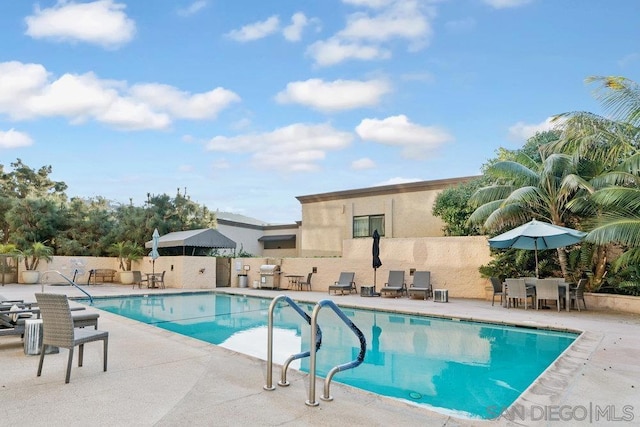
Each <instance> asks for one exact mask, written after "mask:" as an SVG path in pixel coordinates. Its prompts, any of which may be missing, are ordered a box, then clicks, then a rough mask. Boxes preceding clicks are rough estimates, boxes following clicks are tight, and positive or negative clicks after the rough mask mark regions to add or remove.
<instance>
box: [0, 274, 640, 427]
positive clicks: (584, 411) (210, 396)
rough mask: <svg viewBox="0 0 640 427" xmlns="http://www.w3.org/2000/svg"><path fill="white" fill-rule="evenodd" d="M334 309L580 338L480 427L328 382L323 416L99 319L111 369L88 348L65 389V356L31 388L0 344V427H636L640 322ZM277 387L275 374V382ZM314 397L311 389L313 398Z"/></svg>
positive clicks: (289, 395)
mask: <svg viewBox="0 0 640 427" xmlns="http://www.w3.org/2000/svg"><path fill="white" fill-rule="evenodd" d="M40 290H41V286H40V285H6V286H4V287H0V294H2V295H3V296H5V297H7V298H11V299H14V298H15V299H18V298H19V299H24V300H29V301H34V300H35V298H34V293H35V292H40ZM44 290H45V292H55V293H65V294H67V295H69V296H70V297H80V296H82V294H81V293H80V292H79V291H78V290H76V289H74V288H71V287H67V286H50V285H46V286H44ZM88 290H89V291H90V292H91V293H92V295H94V296H103V295H127V294H132V293H141V292H143V293H147V292H149V291H148V290H146V289H143V290H137V289H136V290H132V289H131V288H130V287H128V286H122V285H98V286H91V287H90V288H88ZM218 291H223V292H241V293H243V294H251V295H256V296H267V297H274V296H276V295H280V294H282V293H286V294H287V295H289V296H291V297H292V298H293V299H295V300H299V301H308V302H316V301H319V300H321V299H326V298H329V296H328V295H327V294H326V293H319V292H300V291H292V292H289V291H267V290H257V289H237V288H227V289H218ZM152 292H154V293H158V292H168V293H174V292H177V290H175V289H165V290H153V291H152ZM330 298H331V299H333V300H334V301H335V302H336V303H338V304H339V305H341V306H351V307H366V308H374V309H381V310H394V311H402V312H407V313H420V314H430V315H435V316H445V317H460V318H465V319H475V320H481V321H491V322H498V323H510V324H521V325H527V326H530V327H537V326H551V327H553V328H560V329H569V330H580V331H583V333H582V335H581V336H580V338H579V339H578V340H577V341H576V342H575V343H574V345H573V346H572V347H570V348H569V349H568V350H567V351H565V352H564V353H563V355H562V356H561V357H560V358H559V359H558V360H557V361H556V362H555V363H554V364H553V365H552V366H551V367H550V368H549V369H547V371H545V373H544V374H543V375H542V376H541V377H540V378H538V380H537V381H536V382H535V383H534V384H533V385H532V386H531V387H530V388H529V389H528V390H527V391H525V393H523V394H522V396H521V397H520V398H519V399H518V401H517V402H516V404H515V405H514V406H513V407H512V410H511V411H510V412H509V413H508V414H507V415H505V416H502V417H500V418H498V419H496V420H492V421H481V420H472V419H464V418H458V417H455V416H450V415H447V414H441V413H437V412H434V411H431V410H428V409H425V408H422V407H417V406H414V405H411V404H409V403H405V402H401V401H396V400H394V399H388V398H384V397H381V396H378V395H374V394H371V393H367V392H363V391H360V390H357V389H354V388H351V387H348V386H343V385H341V384H339V383H335V382H334V383H332V386H331V392H332V395H333V397H334V401H332V402H324V401H321V400H319V401H320V405H319V406H317V407H308V406H307V405H305V400H306V399H307V394H306V393H307V390H308V375H307V374H305V373H302V372H298V371H295V370H290V373H289V376H288V377H289V380H290V381H291V383H292V384H291V386H289V387H286V388H282V387H277V389H276V390H275V391H265V390H263V388H262V386H263V385H264V384H265V383H266V372H265V365H266V363H265V362H264V361H262V360H258V359H255V358H252V357H250V356H246V355H243V354H238V353H235V352H232V351H229V350H227V349H224V348H221V347H217V346H214V345H211V344H207V343H204V342H200V341H197V340H195V339H191V338H187V337H183V336H180V335H177V334H173V333H170V332H167V331H164V330H162V329H159V328H156V327H153V326H149V325H145V324H140V323H138V322H135V321H133V320H129V319H125V318H122V317H120V316H117V315H114V314H110V313H107V312H100V329H103V330H107V331H109V334H110V335H109V369H108V371H107V372H102V369H101V357H102V356H101V351H102V348H101V345H100V344H99V343H92V344H88V345H87V346H86V347H85V357H84V359H85V360H84V366H83V367H82V368H78V367H77V366H74V367H73V368H72V371H71V382H70V383H69V384H64V369H65V366H66V361H67V352H66V350H61V351H60V353H59V354H52V355H47V357H46V358H45V364H44V369H43V374H42V376H41V377H39V378H38V377H36V370H37V364H38V357H37V356H25V354H24V352H23V347H22V341H21V339H20V337H0V366H1V367H2V370H1V372H2V375H0V422H1V423H2V424H3V425H6V426H17V425H20V426H45V425H46V426H56V425H60V426H62V425H64V426H86V425H95V426H102V425H104V426H155V425H157V426H174V425H189V426H192V425H195V426H213V425H215V426H226V425H229V426H232V425H233V426H237V425H253V426H274V425H285V426H323V425H350V426H383V425H384V426H472V425H505V426H506V425H558V423H561V424H562V425H580V424H588V423H591V424H593V425H618V426H619V425H640V399H639V398H638V396H640V393H639V389H640V363H638V355H639V354H640V339H638V335H639V332H640V319H639V318H638V316H631V315H624V314H616V313H611V312H602V311H601V312H595V311H582V312H577V311H571V312H564V311H562V312H560V313H558V312H556V311H553V310H546V311H540V312H536V311H535V310H526V311H525V310H523V309H521V308H520V309H505V308H502V307H500V306H499V304H498V303H496V305H495V306H491V303H490V302H487V301H480V300H462V299H453V300H451V301H450V302H449V303H448V304H438V303H434V302H432V301H427V302H425V301H422V300H409V299H407V298H400V299H393V298H362V297H360V296H357V295H345V296H331V297H330ZM76 360H77V356H76ZM75 363H76V364H77V362H75ZM276 368H279V367H276ZM278 375H279V369H275V370H274V378H276V381H277V378H278ZM276 381H274V383H275V382H276ZM321 393H322V379H319V380H318V387H317V395H318V396H320V395H321ZM460 398H461V399H466V398H469V397H467V396H464V395H461V396H460ZM625 405H626V406H625Z"/></svg>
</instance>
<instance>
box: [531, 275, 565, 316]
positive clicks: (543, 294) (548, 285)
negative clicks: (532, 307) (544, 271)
mask: <svg viewBox="0 0 640 427" xmlns="http://www.w3.org/2000/svg"><path fill="white" fill-rule="evenodd" d="M540 300H555V301H556V304H557V305H558V311H560V291H559V290H558V280H557V279H538V280H537V281H536V310H538V309H540Z"/></svg>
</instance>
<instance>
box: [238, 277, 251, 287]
mask: <svg viewBox="0 0 640 427" xmlns="http://www.w3.org/2000/svg"><path fill="white" fill-rule="evenodd" d="M248 286H249V280H248V279H247V275H246V274H238V287H239V288H246V287H248Z"/></svg>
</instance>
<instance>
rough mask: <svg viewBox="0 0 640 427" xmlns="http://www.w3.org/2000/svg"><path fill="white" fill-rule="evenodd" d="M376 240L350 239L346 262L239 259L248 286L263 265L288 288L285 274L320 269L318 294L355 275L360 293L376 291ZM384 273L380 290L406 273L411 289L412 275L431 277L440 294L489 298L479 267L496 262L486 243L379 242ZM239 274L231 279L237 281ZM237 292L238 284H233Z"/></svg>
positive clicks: (478, 240) (470, 239)
mask: <svg viewBox="0 0 640 427" xmlns="http://www.w3.org/2000/svg"><path fill="white" fill-rule="evenodd" d="M371 244H372V241H371V239H349V240H345V241H344V248H345V249H344V256H343V257H307V258H275V259H270V260H267V259H266V258H239V259H238V260H241V261H242V263H243V265H249V266H250V270H249V272H248V280H249V286H251V285H252V284H253V282H254V281H259V280H260V265H262V264H267V263H273V264H278V265H280V268H281V271H282V276H283V277H281V282H282V283H281V287H285V286H286V278H285V277H284V276H285V275H286V274H300V275H303V276H305V277H306V275H307V273H310V272H311V271H312V268H313V267H316V268H317V273H316V274H314V275H313V278H312V289H313V290H314V291H326V290H328V287H329V285H331V284H333V283H334V282H335V281H336V280H337V279H338V276H339V275H340V272H341V271H353V272H354V273H355V274H356V275H355V281H356V285H357V286H358V289H359V288H360V286H361V285H372V284H373V281H374V270H373V268H372V267H371ZM380 258H381V259H382V264H383V265H382V267H380V268H379V269H378V270H377V272H376V286H377V288H378V289H380V287H381V286H382V285H383V284H384V283H385V282H386V280H387V278H388V275H389V270H404V271H405V277H406V280H407V284H409V283H411V281H412V278H411V277H410V276H409V271H410V269H412V268H413V269H416V270H429V271H431V281H432V283H433V285H434V287H436V288H444V289H448V290H449V297H453V298H456V297H464V298H486V293H485V287H486V286H487V285H488V280H487V279H483V278H482V277H481V276H480V273H478V267H479V266H480V265H482V264H486V263H487V262H489V261H490V260H491V258H490V254H489V247H488V245H487V240H486V238H485V237H427V238H419V239H408V238H407V239H404V238H403V239H389V238H383V239H381V241H380ZM235 274H236V273H235V272H233V273H232V275H234V276H235ZM231 283H232V286H236V283H237V279H236V278H235V277H233V278H232V280H231Z"/></svg>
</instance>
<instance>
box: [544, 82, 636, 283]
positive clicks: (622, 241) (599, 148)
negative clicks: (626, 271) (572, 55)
mask: <svg viewBox="0 0 640 427" xmlns="http://www.w3.org/2000/svg"><path fill="white" fill-rule="evenodd" d="M587 81H588V82H591V83H593V82H598V83H600V84H601V86H600V87H599V88H598V90H597V91H596V96H597V97H598V98H599V99H600V100H601V101H603V103H604V106H605V108H606V109H607V110H608V111H609V112H610V113H612V115H613V118H604V117H601V116H598V115H595V114H592V113H586V112H572V113H565V114H562V115H560V116H558V119H562V120H566V121H565V123H564V124H563V126H562V127H563V132H562V135H561V138H559V139H558V141H556V142H555V143H554V144H551V145H550V146H549V149H551V150H554V151H560V152H565V153H570V154H572V155H573V156H575V157H576V158H577V159H580V162H581V163H583V164H588V165H590V167H591V169H592V170H591V174H590V175H591V179H590V180H589V181H580V180H575V182H574V183H575V186H576V188H580V189H581V190H582V191H583V196H582V197H580V198H576V199H575V200H574V201H572V202H571V203H570V204H569V207H570V208H571V209H572V210H573V211H574V212H575V213H577V214H578V215H580V216H581V217H583V219H584V220H583V222H584V224H585V225H586V226H588V228H590V232H589V234H588V235H587V236H586V238H585V241H586V242H590V243H593V244H595V245H596V252H595V256H594V259H595V263H594V264H595V271H594V278H593V281H592V283H591V284H590V287H591V288H592V289H594V288H597V287H599V286H600V284H601V280H602V278H603V277H604V274H605V271H606V268H607V258H606V254H607V253H608V252H609V247H611V246H612V245H620V246H622V247H623V248H624V249H627V250H626V252H625V253H624V254H623V255H622V256H621V257H619V258H618V259H617V261H616V262H615V263H614V269H615V270H619V269H620V268H625V267H626V266H629V265H631V264H638V263H640V214H639V213H638V212H640V208H639V206H640V142H639V141H640V127H638V125H639V124H640V88H639V87H638V85H637V84H635V83H634V82H632V81H630V80H627V79H624V78H621V77H594V78H589V79H588V80H587ZM616 118H619V119H622V121H616V120H615V119H616Z"/></svg>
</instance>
